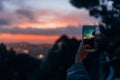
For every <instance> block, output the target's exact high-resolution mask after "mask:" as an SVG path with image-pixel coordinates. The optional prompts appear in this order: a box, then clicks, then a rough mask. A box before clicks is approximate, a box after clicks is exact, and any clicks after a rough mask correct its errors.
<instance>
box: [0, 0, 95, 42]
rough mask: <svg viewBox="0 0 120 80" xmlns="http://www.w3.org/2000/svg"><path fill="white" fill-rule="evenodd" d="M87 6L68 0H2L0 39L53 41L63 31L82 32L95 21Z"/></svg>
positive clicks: (0, 0) (76, 35)
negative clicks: (77, 4)
mask: <svg viewBox="0 0 120 80" xmlns="http://www.w3.org/2000/svg"><path fill="white" fill-rule="evenodd" d="M96 23H97V20H96V19H94V18H93V17H90V16H89V13H88V11H87V10H86V9H77V8H75V7H73V6H72V5H71V4H70V3H69V0H0V42H4V43H11V42H30V43H54V41H55V40H56V39H58V38H59V36H60V35H62V34H67V35H69V36H75V37H78V36H81V26H82V25H85V24H89V25H93V24H96Z"/></svg>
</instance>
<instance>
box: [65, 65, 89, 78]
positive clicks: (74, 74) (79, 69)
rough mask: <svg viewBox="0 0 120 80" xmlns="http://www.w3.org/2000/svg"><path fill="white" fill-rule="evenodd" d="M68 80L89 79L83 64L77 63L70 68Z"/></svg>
mask: <svg viewBox="0 0 120 80" xmlns="http://www.w3.org/2000/svg"><path fill="white" fill-rule="evenodd" d="M67 80H89V77H88V75H87V72H86V70H85V68H84V66H83V64H81V63H75V64H74V65H73V66H72V67H71V68H70V69H68V71H67Z"/></svg>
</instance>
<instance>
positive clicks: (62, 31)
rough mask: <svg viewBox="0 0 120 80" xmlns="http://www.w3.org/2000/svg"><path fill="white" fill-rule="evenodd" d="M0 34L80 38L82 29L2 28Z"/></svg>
mask: <svg viewBox="0 0 120 80" xmlns="http://www.w3.org/2000/svg"><path fill="white" fill-rule="evenodd" d="M0 33H10V34H35V35H63V34H66V35H70V36H80V35H81V34H82V27H73V26H69V27H66V28H56V29H33V28H27V29H21V28H13V29H6V28H0Z"/></svg>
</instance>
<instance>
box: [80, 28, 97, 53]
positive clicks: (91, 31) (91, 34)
mask: <svg viewBox="0 0 120 80" xmlns="http://www.w3.org/2000/svg"><path fill="white" fill-rule="evenodd" d="M82 36H83V45H89V46H90V48H89V49H87V51H89V52H95V27H94V26H83V30H82Z"/></svg>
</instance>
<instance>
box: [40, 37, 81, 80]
mask: <svg viewBox="0 0 120 80" xmlns="http://www.w3.org/2000/svg"><path fill="white" fill-rule="evenodd" d="M79 43H80V41H78V40H76V39H75V38H72V39H69V38H68V37H67V36H65V35H63V36H61V37H60V38H59V39H58V40H57V41H56V42H55V44H54V46H53V48H52V49H51V50H50V52H49V55H48V56H47V58H46V60H45V62H44V64H43V68H42V70H43V72H44V74H45V75H48V77H49V78H48V77H47V79H45V77H44V80H66V73H67V70H68V68H69V67H70V66H71V65H72V64H73V63H74V57H75V54H76V51H77V49H78V46H79Z"/></svg>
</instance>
